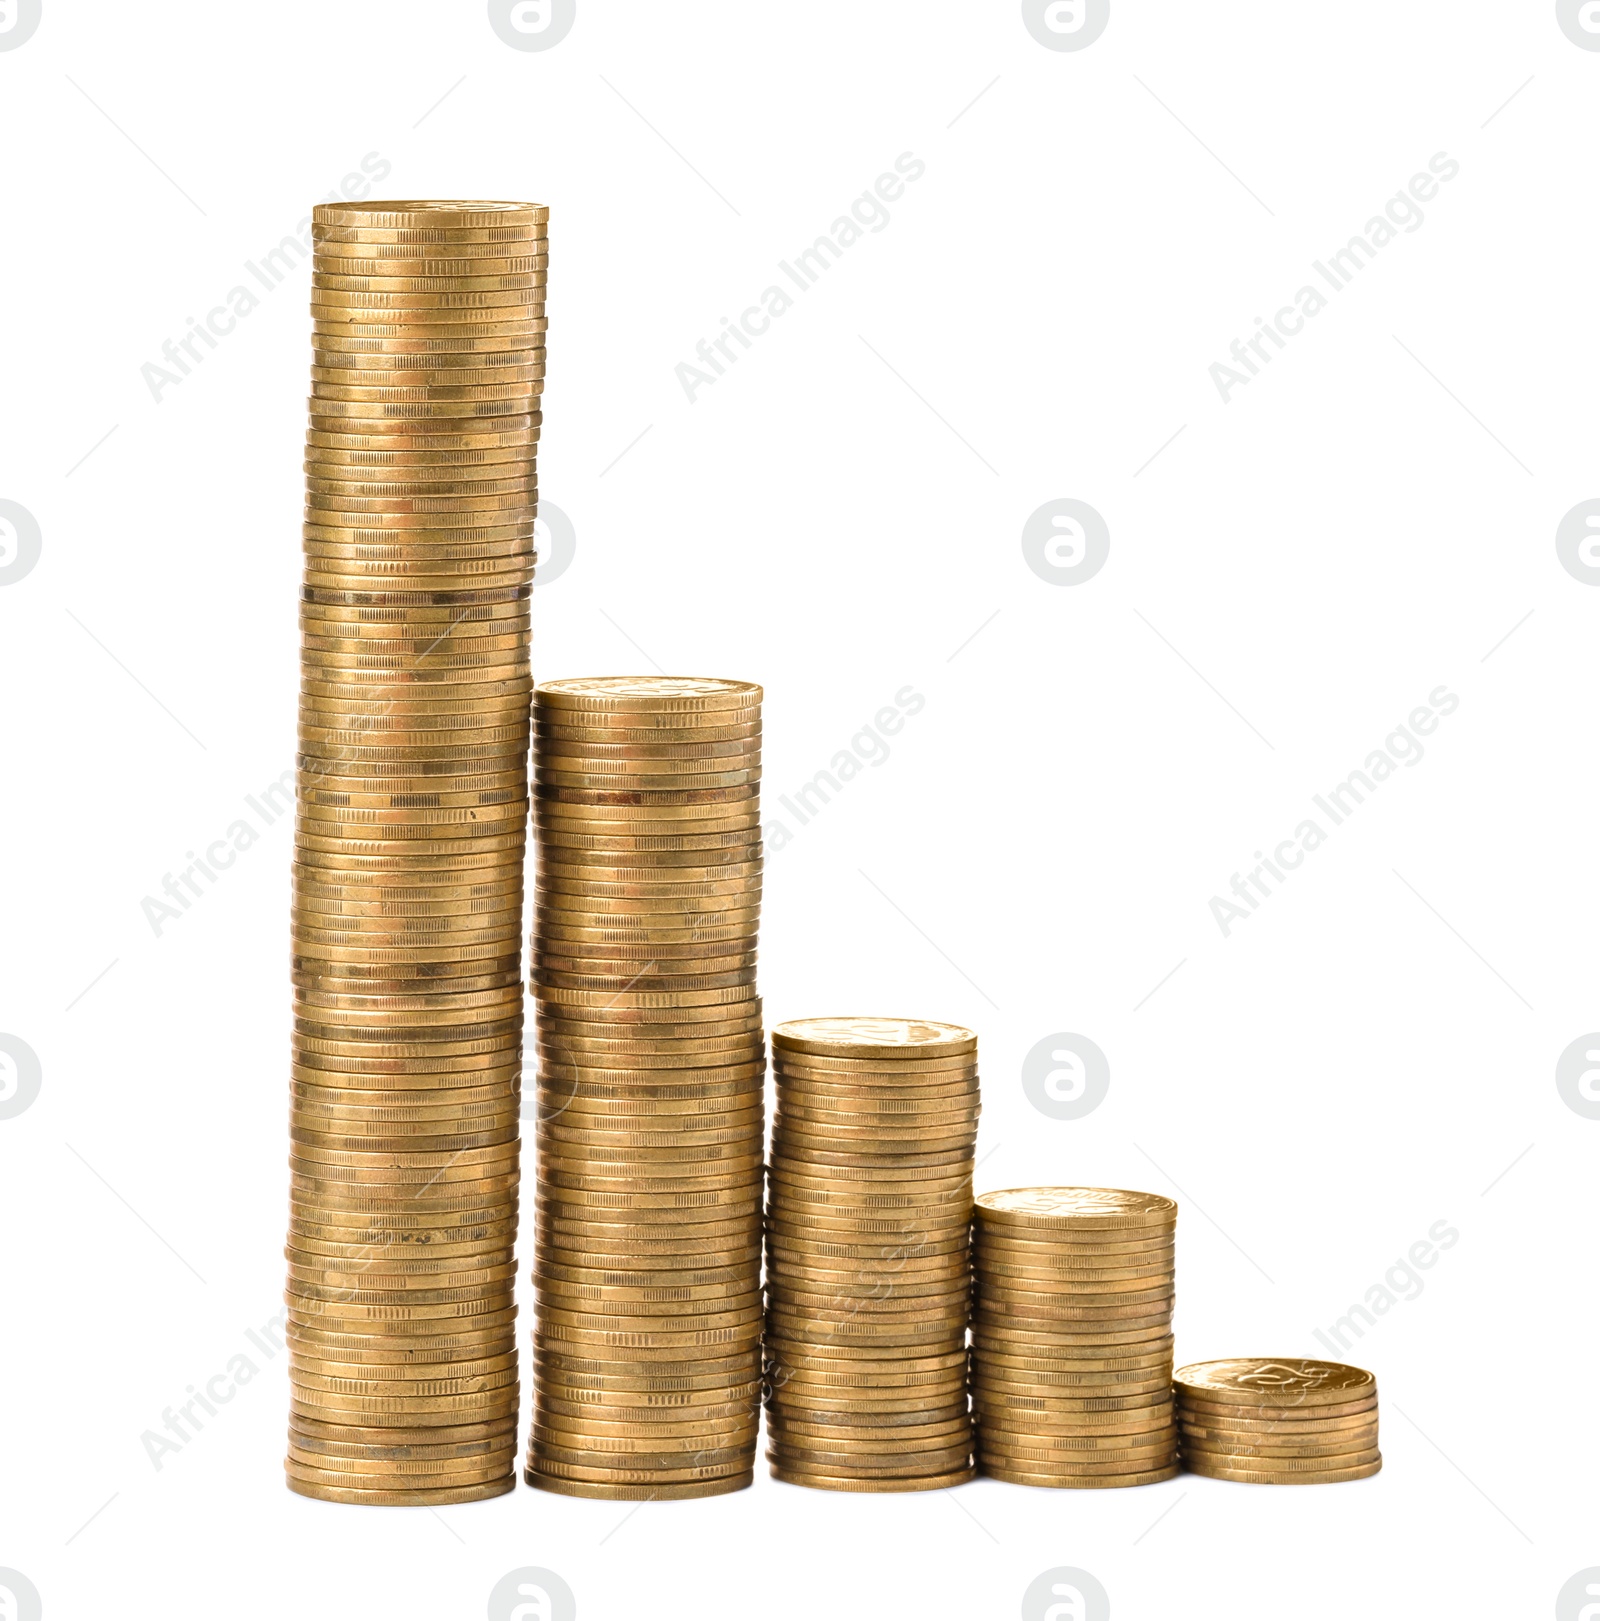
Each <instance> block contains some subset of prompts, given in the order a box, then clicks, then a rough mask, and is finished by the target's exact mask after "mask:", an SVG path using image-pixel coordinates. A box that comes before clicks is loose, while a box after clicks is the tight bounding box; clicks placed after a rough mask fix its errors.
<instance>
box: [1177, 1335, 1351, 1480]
mask: <svg viewBox="0 0 1600 1621" xmlns="http://www.w3.org/2000/svg"><path fill="white" fill-rule="evenodd" d="M1174 1382H1175V1384H1176V1387H1177V1393H1178V1422H1179V1424H1180V1425H1181V1427H1182V1436H1183V1461H1184V1466H1185V1467H1186V1468H1187V1469H1189V1470H1190V1472H1191V1473H1193V1474H1197V1475H1210V1476H1211V1477H1212V1478H1213V1479H1216V1480H1242V1481H1245V1482H1247V1483H1249V1484H1252V1485H1260V1486H1325V1485H1331V1484H1333V1483H1334V1482H1336V1481H1344V1480H1365V1479H1367V1477H1368V1476H1369V1475H1375V1474H1377V1472H1378V1471H1379V1470H1380V1469H1381V1468H1382V1467H1383V1458H1382V1456H1381V1455H1380V1454H1379V1452H1378V1381H1377V1380H1376V1379H1374V1378H1373V1376H1372V1375H1371V1374H1370V1373H1368V1372H1367V1371H1366V1370H1365V1369H1363V1368H1351V1367H1346V1366H1345V1364H1344V1363H1342V1362H1319V1361H1316V1360H1315V1359H1313V1358H1310V1357H1295V1356H1290V1357H1229V1358H1227V1359H1225V1360H1223V1361H1220V1362H1193V1363H1190V1365H1189V1366H1188V1367H1186V1368H1179V1369H1178V1371H1177V1374H1176V1375H1175V1376H1174Z"/></svg>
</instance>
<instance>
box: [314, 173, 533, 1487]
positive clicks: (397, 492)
mask: <svg viewBox="0 0 1600 1621" xmlns="http://www.w3.org/2000/svg"><path fill="white" fill-rule="evenodd" d="M313 219H314V223H313V226H312V232H313V237H314V242H315V254H316V256H315V263H314V274H313V290H312V316H313V320H314V329H315V337H314V343H315V354H314V363H313V370H312V377H313V383H312V399H311V431H310V435H309V439H308V448H307V451H306V474H307V479H306V486H307V512H306V519H307V521H306V527H305V550H306V575H305V589H304V593H303V603H302V610H301V612H302V625H303V632H304V640H303V649H304V650H303V656H302V687H301V708H300V756H299V820H298V824H297V832H296V844H295V866H294V877H295V888H294V984H295V998H296V1008H295V1012H296V1018H295V1036H294V1071H293V1103H292V1137H293V1158H292V1169H293V1183H292V1190H293V1191H292V1196H291V1223H290V1233H289V1247H288V1259H289V1285H288V1305H289V1315H288V1336H289V1344H290V1350H291V1366H290V1383H291V1396H292V1403H291V1418H290V1435H289V1454H288V1460H287V1463H286V1469H287V1472H288V1477H289V1484H290V1486H291V1487H292V1488H293V1489H294V1490H295V1491H297V1492H302V1493H304V1494H305V1495H307V1496H311V1497H321V1498H328V1499H332V1500H334V1501H337V1502H353V1503H379V1504H381V1503H395V1504H418V1505H423V1504H437V1503H458V1502H465V1501H469V1500H471V1499H475V1498H483V1497H493V1496H496V1495H498V1494H499V1493H501V1492H505V1491H508V1490H510V1489H511V1487H512V1486H513V1485H514V1484H515V1479H516V1475H515V1449H516V1419H517V1405H518V1396H517V1365H516V1341H515V1333H514V1322H513V1319H514V1315H515V1312H514V1307H513V1305H512V1281H513V1273H514V1263H513V1258H512V1246H513V1244H514V1242H515V1233H516V1214H517V1196H516V1187H517V1165H518V1135H519V1133H518V1097H519V1062H520V1053H521V1042H522V1003H521V983H520V982H521V951H520V945H521V942H520V933H521V903H522V861H523V852H524V845H525V840H526V825H527V788H526V763H527V748H528V715H529V694H530V690H531V681H530V678H529V671H528V636H529V629H528V597H529V592H530V589H531V587H530V581H531V577H532V563H533V522H534V506H535V500H536V495H535V479H534V448H535V442H536V440H537V438H538V432H539V414H538V411H537V409H536V407H537V405H538V400H539V395H540V392H541V390H542V387H543V384H542V382H541V379H542V377H543V375H544V326H545V322H544V282H545V265H546V258H545V247H546V242H545V219H546V210H544V209H543V208H537V207H533V206H531V205H528V204H522V203H478V202H471V203H450V202H402V203H373V204H368V205H360V204H352V205H338V206H323V207H319V208H317V209H316V211H315V214H314V216H313Z"/></svg>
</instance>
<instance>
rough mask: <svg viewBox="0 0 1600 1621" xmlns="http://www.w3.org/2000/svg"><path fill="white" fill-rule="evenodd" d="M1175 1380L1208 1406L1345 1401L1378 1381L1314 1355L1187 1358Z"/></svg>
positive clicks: (1372, 1390)
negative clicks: (1269, 1402) (1199, 1359)
mask: <svg viewBox="0 0 1600 1621" xmlns="http://www.w3.org/2000/svg"><path fill="white" fill-rule="evenodd" d="M1174 1382H1175V1383H1176V1384H1177V1386H1178V1388H1179V1391H1180V1393H1181V1394H1183V1395H1184V1396H1186V1397H1187V1396H1191V1395H1192V1396H1194V1397H1195V1398H1197V1399H1198V1400H1202V1401H1206V1402H1209V1403H1211V1404H1213V1405H1221V1404H1238V1405H1251V1406H1254V1405H1256V1404H1257V1403H1259V1402H1261V1401H1262V1400H1269V1401H1271V1402H1273V1403H1274V1404H1276V1405H1278V1406H1286V1405H1288V1406H1294V1407H1301V1408H1304V1407H1320V1406H1324V1405H1348V1404H1349V1403H1351V1402H1354V1401H1362V1400H1366V1399H1368V1398H1373V1397H1376V1395H1377V1390H1378V1384H1377V1380H1376V1379H1374V1378H1373V1376H1372V1375H1371V1374H1370V1373H1368V1372H1367V1371H1366V1370H1365V1369H1364V1368H1352V1367H1348V1366H1346V1365H1345V1364H1344V1363H1342V1362H1323V1361H1320V1360H1318V1359H1317V1358H1315V1357H1229V1358H1225V1359H1223V1360H1221V1361H1217V1362H1191V1363H1190V1364H1189V1365H1188V1366H1187V1367H1183V1368H1179V1369H1178V1371H1177V1373H1176V1374H1175V1375H1174Z"/></svg>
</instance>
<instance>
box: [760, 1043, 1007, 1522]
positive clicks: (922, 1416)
mask: <svg viewBox="0 0 1600 1621" xmlns="http://www.w3.org/2000/svg"><path fill="white" fill-rule="evenodd" d="M772 1056H773V1064H774V1067H775V1070H776V1073H777V1083H778V1112H777V1116H776V1118H775V1121H774V1126H773V1138H772V1161H771V1172H770V1176H771V1190H770V1194H769V1199H768V1206H767V1346H766V1348H767V1368H766V1376H767V1386H768V1389H767V1430H768V1437H769V1441H770V1446H769V1450H768V1453H767V1456H768V1458H769V1459H770V1460H771V1463H772V1473H773V1475H774V1476H775V1477H776V1478H777V1479H779V1480H784V1481H789V1482H791V1483H792V1484H795V1485H802V1486H818V1487H823V1488H826V1489H830V1490H834V1491H851V1492H901V1491H931V1490H933V1489H935V1488H937V1487H942V1486H953V1485H957V1484H959V1483H960V1482H962V1481H964V1480H970V1479H971V1478H972V1476H973V1473H974V1470H973V1467H972V1419H971V1414H970V1410H969V1407H968V1402H967V1385H966V1363H967V1354H966V1344H967V1316H968V1311H969V1308H970V1302H971V1281H972V1275H971V1261H970V1256H971V1223H972V1150H973V1143H974V1141H975V1140H976V1137H977V1130H978V1038H977V1037H976V1036H975V1035H974V1034H973V1033H972V1032H971V1031H970V1030H964V1029H962V1028H960V1027H959V1026H957V1025H949V1024H931V1023H928V1022H925V1021H923V1020H918V1019H873V1018H833V1019H799V1020H796V1021H794V1022H792V1023H789V1024H782V1025H779V1026H778V1027H777V1028H776V1029H775V1030H774V1031H773V1032H772Z"/></svg>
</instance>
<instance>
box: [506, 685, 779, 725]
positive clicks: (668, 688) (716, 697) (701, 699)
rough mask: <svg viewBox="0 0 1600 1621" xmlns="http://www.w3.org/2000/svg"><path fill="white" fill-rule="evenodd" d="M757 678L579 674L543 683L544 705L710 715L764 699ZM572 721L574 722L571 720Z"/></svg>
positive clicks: (574, 709) (592, 710)
mask: <svg viewBox="0 0 1600 1621" xmlns="http://www.w3.org/2000/svg"><path fill="white" fill-rule="evenodd" d="M761 697H762V693H761V688H760V687H759V686H757V685H756V684H755V683H754V682H753V681H726V680H717V679H709V678H702V677H687V676H579V677H574V678H571V679H567V680H561V681H546V682H542V683H541V684H540V687H539V692H538V696H537V698H536V700H535V701H536V702H537V703H538V705H539V707H540V708H541V709H542V710H555V711H558V712H560V713H561V714H562V715H563V716H565V715H567V714H568V713H569V712H570V713H577V714H584V713H599V714H627V715H634V714H678V715H710V714H717V713H720V712H722V711H726V710H737V709H748V708H754V707H756V706H758V705H759V704H760V702H761ZM568 723H569V724H570V722H568Z"/></svg>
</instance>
